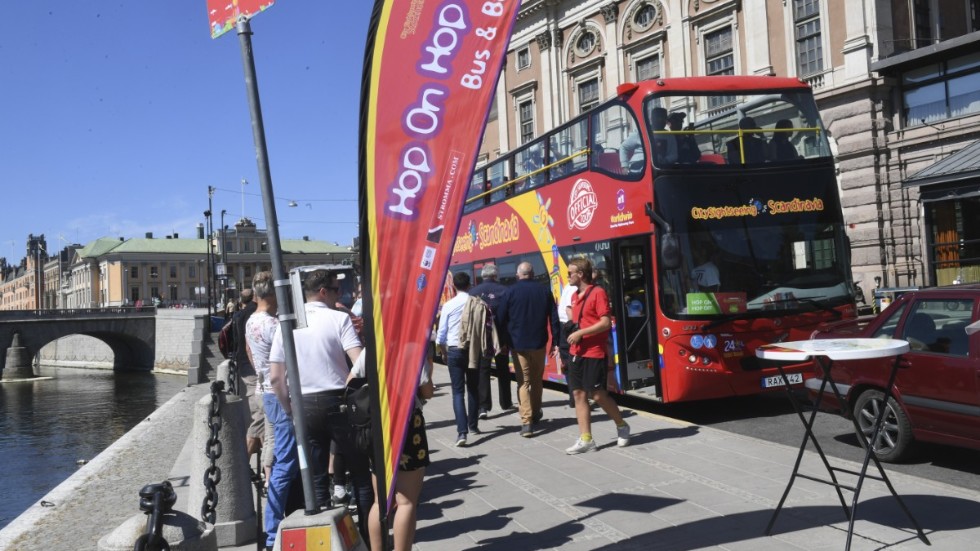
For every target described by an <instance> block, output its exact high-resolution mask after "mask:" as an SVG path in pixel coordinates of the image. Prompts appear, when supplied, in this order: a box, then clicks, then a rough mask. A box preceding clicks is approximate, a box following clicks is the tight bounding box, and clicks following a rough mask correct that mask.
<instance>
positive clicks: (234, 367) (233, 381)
mask: <svg viewBox="0 0 980 551" xmlns="http://www.w3.org/2000/svg"><path fill="white" fill-rule="evenodd" d="M228 394H231V395H232V396H238V362H237V361H236V360H235V358H234V357H232V358H231V361H230V362H228Z"/></svg>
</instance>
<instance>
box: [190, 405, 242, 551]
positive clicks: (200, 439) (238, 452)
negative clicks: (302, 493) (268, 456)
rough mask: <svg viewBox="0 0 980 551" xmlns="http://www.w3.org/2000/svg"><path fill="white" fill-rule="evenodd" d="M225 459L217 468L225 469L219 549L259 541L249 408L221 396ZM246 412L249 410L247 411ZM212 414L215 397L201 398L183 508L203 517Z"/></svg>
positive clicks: (220, 499) (217, 523)
mask: <svg viewBox="0 0 980 551" xmlns="http://www.w3.org/2000/svg"><path fill="white" fill-rule="evenodd" d="M219 397H220V399H221V401H222V403H221V407H220V412H219V413H220V417H221V432H220V434H219V435H218V438H219V440H220V441H221V449H222V451H221V457H219V458H218V459H217V460H216V461H215V465H216V466H217V467H218V468H219V469H220V470H221V481H220V482H219V483H218V484H217V493H218V500H217V501H218V504H217V506H216V507H215V525H214V531H215V533H216V534H217V538H218V546H219V547H230V546H237V545H242V544H243V543H247V542H250V541H254V540H255V525H256V518H255V501H254V499H253V497H252V482H251V476H252V469H251V467H250V466H249V464H248V455H247V454H246V451H245V429H246V419H248V418H249V417H248V411H247V409H248V406H247V405H246V403H245V401H244V400H242V399H241V398H240V397H238V396H229V395H227V394H225V393H223V392H222V393H219ZM243 410H246V411H244V412H243ZM210 413H211V395H210V394H208V395H207V396H204V397H203V398H201V400H200V401H199V402H198V403H197V405H196V406H195V412H194V429H193V432H192V434H191V438H192V445H193V449H194V454H193V456H192V458H191V469H190V480H189V485H190V491H189V492H188V498H187V500H188V503H187V504H186V505H185V506H184V507H182V508H183V509H185V510H187V511H189V512H190V513H191V514H192V515H195V517H197V518H200V511H201V505H202V503H203V502H204V498H205V497H206V495H207V493H206V490H205V487H204V479H205V473H206V471H207V469H208V468H209V467H210V466H211V460H210V459H208V458H207V456H206V455H205V454H204V452H205V450H206V449H207V442H208V438H209V437H210V434H211V431H210V429H209V428H208V417H209V415H210Z"/></svg>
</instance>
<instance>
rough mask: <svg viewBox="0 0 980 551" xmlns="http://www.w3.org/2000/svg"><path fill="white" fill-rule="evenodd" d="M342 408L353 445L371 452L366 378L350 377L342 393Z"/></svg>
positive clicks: (369, 401)
mask: <svg viewBox="0 0 980 551" xmlns="http://www.w3.org/2000/svg"><path fill="white" fill-rule="evenodd" d="M344 409H345V410H346V411H347V420H348V421H349V422H350V425H351V437H352V440H353V441H354V446H355V447H357V449H358V450H359V451H361V452H362V453H365V454H369V455H370V453H371V389H370V386H369V385H368V384H367V379H366V378H355V379H351V381H350V383H349V384H348V385H347V391H346V392H345V393H344Z"/></svg>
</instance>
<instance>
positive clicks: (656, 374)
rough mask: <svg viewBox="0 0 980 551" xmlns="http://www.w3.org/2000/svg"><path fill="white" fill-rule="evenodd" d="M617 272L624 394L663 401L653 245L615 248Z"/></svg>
mask: <svg viewBox="0 0 980 551" xmlns="http://www.w3.org/2000/svg"><path fill="white" fill-rule="evenodd" d="M613 254H614V258H615V259H616V261H615V262H616V270H617V271H618V272H619V273H617V274H614V277H615V278H616V279H615V280H614V281H618V282H620V284H619V285H615V286H614V288H613V289H611V290H610V297H609V298H610V300H611V301H612V303H613V313H614V314H615V316H616V333H617V335H616V338H617V342H616V344H617V350H618V352H619V362H618V365H617V366H616V369H617V373H618V375H619V384H620V387H621V388H622V390H623V391H627V390H628V391H633V392H637V393H641V394H645V395H647V397H649V398H657V399H659V398H660V396H661V389H660V371H659V370H658V369H656V367H655V366H656V358H657V356H656V343H657V340H656V335H657V328H656V327H655V326H654V324H655V323H656V319H657V318H656V316H655V315H654V313H653V305H654V304H656V300H655V297H654V295H653V284H652V281H651V275H652V270H653V268H652V265H651V262H650V242H649V240H643V239H630V240H626V241H620V242H617V243H615V244H614V251H613Z"/></svg>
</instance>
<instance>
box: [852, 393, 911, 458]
mask: <svg viewBox="0 0 980 551" xmlns="http://www.w3.org/2000/svg"><path fill="white" fill-rule="evenodd" d="M884 398H885V394H884V393H883V392H881V391H879V390H866V391H864V392H863V393H861V395H860V396H859V397H858V399H857V401H855V402H854V411H853V417H852V418H853V420H854V431H855V433H857V437H858V441H859V442H861V445H862V446H864V447H865V448H867V446H868V441H869V440H870V439H871V435H872V433H873V432H874V423H875V419H877V418H878V413H879V412H880V411H881V409H882V408H883V407H884V408H885V418H884V420H883V421H882V426H881V431H879V432H878V439H877V441H876V442H875V444H874V452H875V455H877V456H878V459H880V460H881V461H886V462H889V463H895V462H898V461H901V460H902V459H903V458H906V457H907V456H908V454H909V451H910V448H911V447H912V423H910V422H909V417H908V415H906V414H905V411H904V410H903V409H902V407H901V406H900V405H898V402H896V401H895V399H894V398H889V399H888V404H885V403H884Z"/></svg>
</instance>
